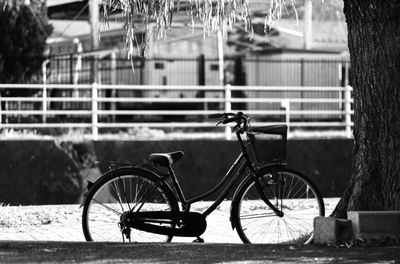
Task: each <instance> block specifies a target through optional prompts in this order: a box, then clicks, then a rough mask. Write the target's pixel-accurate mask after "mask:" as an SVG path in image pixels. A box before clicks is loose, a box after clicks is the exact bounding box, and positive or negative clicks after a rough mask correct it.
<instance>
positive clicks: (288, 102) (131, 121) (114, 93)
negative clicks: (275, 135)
mask: <svg viewBox="0 0 400 264" xmlns="http://www.w3.org/2000/svg"><path fill="white" fill-rule="evenodd" d="M0 90H3V91H14V92H8V93H6V92H3V93H2V94H3V96H2V97H0V103H1V104H0V105H1V107H0V130H3V129H5V128H12V129H35V130H44V132H42V133H50V134H51V133H53V132H49V131H47V132H46V129H49V128H52V129H73V128H81V129H83V132H82V133H87V134H90V135H92V136H93V137H94V138H96V137H98V135H99V134H104V133H113V132H117V131H121V130H126V129H129V128H139V127H149V128H151V127H157V128H164V129H169V130H172V129H174V128H175V129H177V128H179V129H190V130H192V131H204V130H210V129H211V128H213V127H215V122H214V121H213V120H208V119H207V115H208V114H211V113H216V112H235V111H243V112H245V113H246V114H248V115H250V116H252V121H253V122H252V124H253V125H254V126H262V125H268V124H272V123H273V124H276V123H285V124H287V125H288V126H289V128H290V131H293V130H294V129H296V128H303V129H312V128H314V129H315V128H318V129H323V128H330V129H337V130H341V131H345V132H346V135H347V136H348V137H351V133H352V132H351V131H352V125H353V123H352V114H353V111H352V89H351V87H350V86H346V87H311V86H308V87H298V86H293V87H289V86H275V87H271V86H267V87H261V86H231V85H225V86H194V85H192V86H190V85H185V86H183V85H179V86H177V85H175V86H174V85H171V86H161V85H145V86H143V85H98V84H91V85H56V84H47V85H38V84H0ZM7 94H8V95H7ZM15 94H18V96H15ZM225 133H226V136H227V138H229V137H230V134H231V132H230V128H225Z"/></svg>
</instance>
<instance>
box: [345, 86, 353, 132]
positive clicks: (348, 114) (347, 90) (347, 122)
mask: <svg viewBox="0 0 400 264" xmlns="http://www.w3.org/2000/svg"><path fill="white" fill-rule="evenodd" d="M344 89H345V91H344V100H345V101H344V111H345V125H346V136H347V138H351V137H352V129H351V87H350V86H349V85H346V86H345V87H344Z"/></svg>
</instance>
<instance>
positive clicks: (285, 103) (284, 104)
mask: <svg viewBox="0 0 400 264" xmlns="http://www.w3.org/2000/svg"><path fill="white" fill-rule="evenodd" d="M281 107H282V108H284V109H285V122H286V125H287V130H288V134H289V131H290V100H289V99H284V100H282V102H281Z"/></svg>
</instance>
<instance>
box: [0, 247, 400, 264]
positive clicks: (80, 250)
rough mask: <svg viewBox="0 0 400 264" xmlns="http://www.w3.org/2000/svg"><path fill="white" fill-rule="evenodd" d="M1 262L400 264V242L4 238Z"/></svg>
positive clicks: (0, 256)
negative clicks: (321, 243) (327, 243)
mask: <svg viewBox="0 0 400 264" xmlns="http://www.w3.org/2000/svg"><path fill="white" fill-rule="evenodd" d="M0 263H191V264H193V263H349V264H350V263H352V264H353V263H379V264H381V263H395V264H396V263H400V246H398V245H397V246H395V245H379V246H376V245H374V246H355V247H351V248H347V247H342V248H340V247H327V246H316V245H309V246H296V245H278V246H277V245H249V244H225V243H219V244H214V243H204V244H193V243H152V244H138V243H130V244H123V243H99V242H54V241H0Z"/></svg>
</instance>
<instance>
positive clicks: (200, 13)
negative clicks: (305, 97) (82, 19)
mask: <svg viewBox="0 0 400 264" xmlns="http://www.w3.org/2000/svg"><path fill="white" fill-rule="evenodd" d="M294 1H295V0H264V2H263V1H257V2H258V3H265V11H266V14H267V15H266V19H265V25H267V24H270V23H272V22H273V21H275V20H277V19H279V18H280V17H281V14H282V12H283V10H284V9H285V7H286V6H288V5H291V6H294ZM251 2H252V1H251V0H103V2H102V5H103V10H104V18H105V20H106V21H107V19H108V14H109V13H110V12H112V11H114V10H122V14H123V16H124V18H125V21H126V27H125V43H126V45H127V46H128V48H129V53H128V57H131V56H133V55H134V54H133V52H134V48H135V47H137V48H138V51H139V55H146V50H147V47H148V41H149V39H150V37H151V35H152V34H154V33H155V34H157V38H159V39H163V38H164V37H165V36H166V33H167V32H168V31H169V30H170V28H171V24H172V20H173V15H174V13H177V12H184V13H186V15H187V16H188V21H190V22H189V23H188V26H190V27H192V28H194V26H195V25H196V24H200V25H201V26H202V28H203V32H204V35H210V34H212V33H215V32H216V31H217V30H219V29H221V28H224V27H227V28H228V29H232V27H233V25H234V23H235V22H236V20H237V19H238V18H239V19H241V20H242V21H243V22H244V28H245V30H246V32H250V36H252V34H253V27H252V22H251V15H252V13H251V7H250V6H251ZM138 17H141V18H142V21H141V22H140V24H142V25H144V27H145V31H146V32H147V33H148V34H147V36H146V39H145V40H141V39H138V38H137V33H138V29H139V25H137V24H136V22H135V21H137V18H138ZM151 23H154V27H153V28H151V27H150V24H151ZM265 28H267V27H265Z"/></svg>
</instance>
